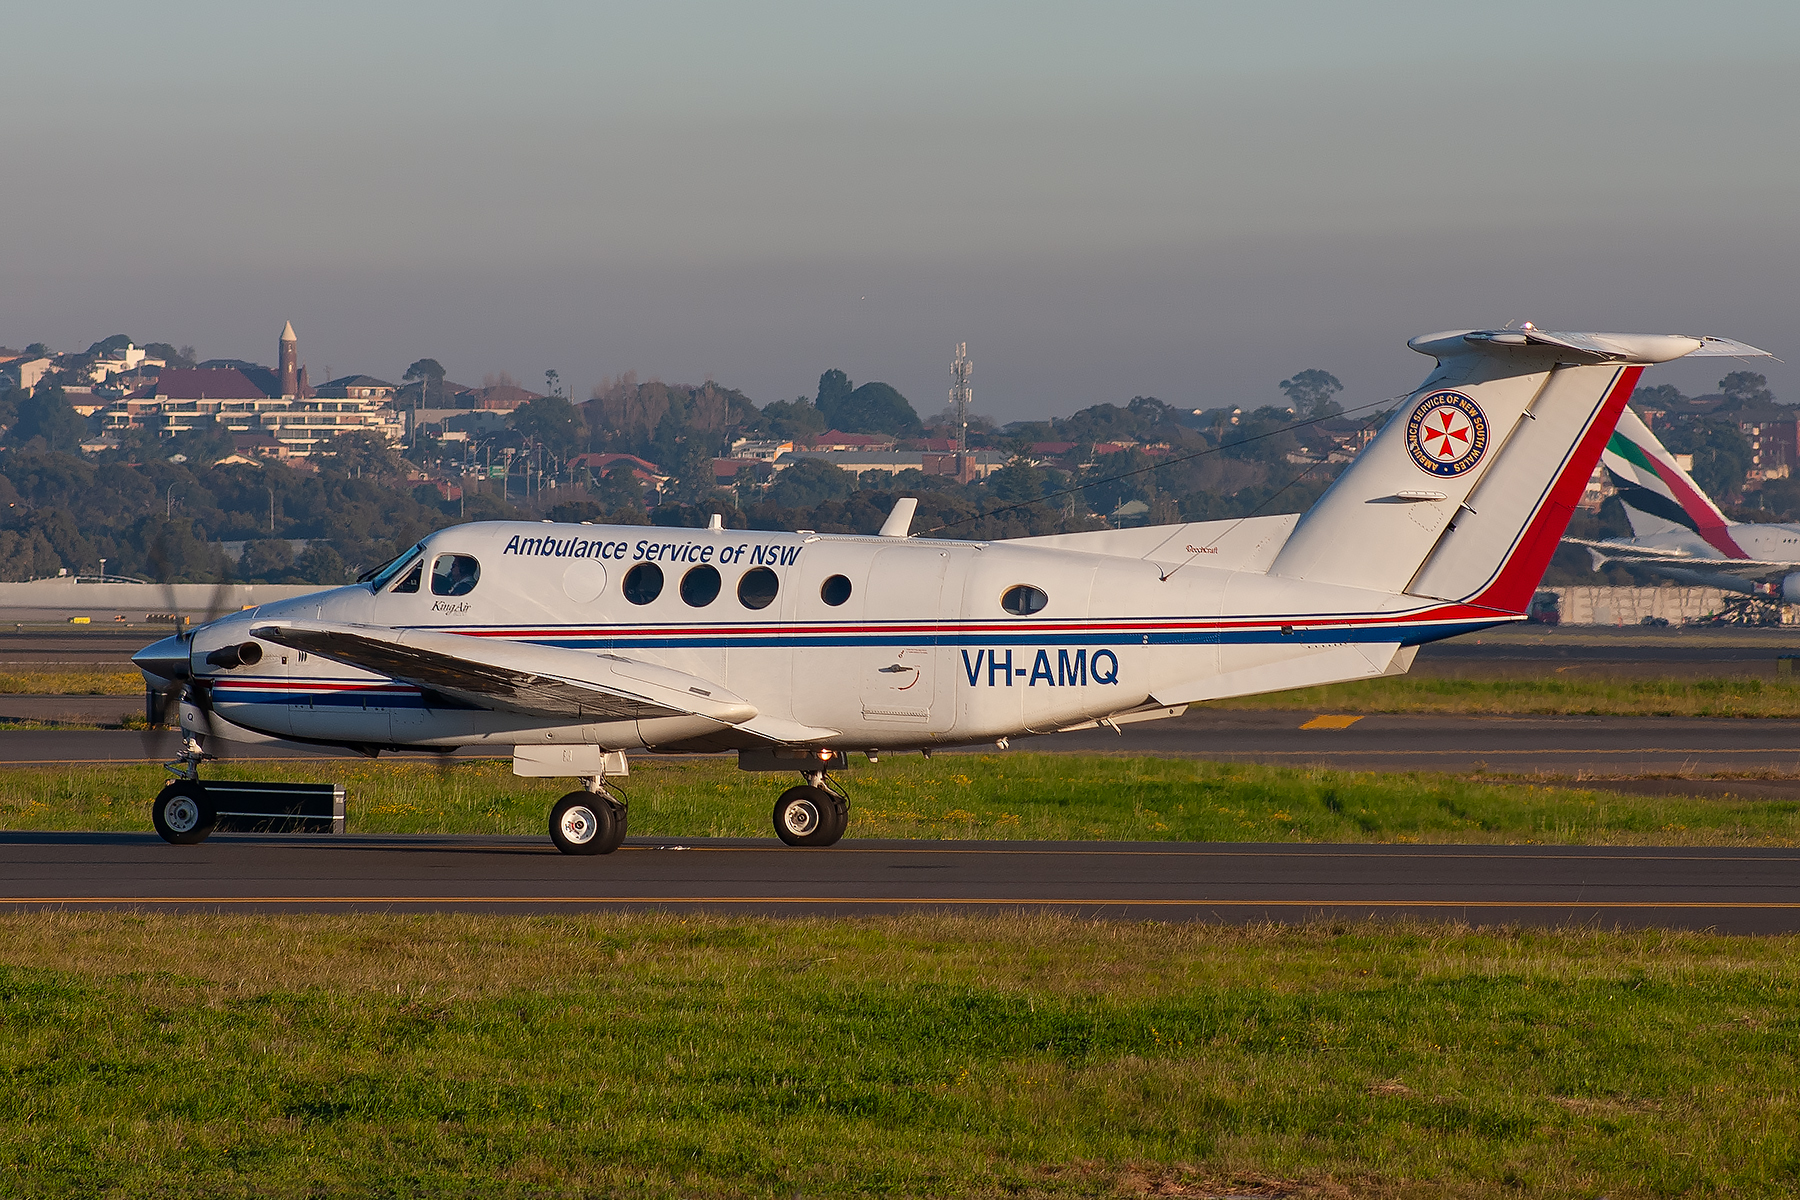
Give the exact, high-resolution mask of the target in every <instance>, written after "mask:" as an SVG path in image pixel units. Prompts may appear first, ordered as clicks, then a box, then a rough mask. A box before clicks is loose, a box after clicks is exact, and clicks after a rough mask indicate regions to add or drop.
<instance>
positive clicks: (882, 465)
mask: <svg viewBox="0 0 1800 1200" xmlns="http://www.w3.org/2000/svg"><path fill="white" fill-rule="evenodd" d="M852 436H854V435H852ZM803 458H813V459H818V460H819V461H821V462H828V463H830V464H831V465H832V466H834V467H837V468H838V469H839V470H843V471H848V472H850V473H851V474H852V475H858V476H860V475H862V474H864V473H866V472H869V471H874V472H876V473H878V474H885V475H898V474H899V473H900V472H902V471H923V472H924V473H925V474H927V475H955V474H956V455H955V454H932V453H928V452H923V451H917V450H913V451H907V450H796V451H794V452H793V453H792V454H788V455H784V456H783V457H782V459H781V461H780V462H778V463H776V464H775V469H776V470H781V469H783V468H785V467H790V466H792V465H793V464H794V463H797V462H799V461H800V460H801V459H803ZM1009 461H1011V456H1010V455H1007V454H1003V453H1001V452H1000V451H998V450H971V451H969V454H968V469H969V476H970V478H985V477H986V476H988V475H991V474H993V473H994V472H995V471H998V470H999V469H1000V468H1001V467H1004V466H1005V465H1006V464H1007V463H1008V462H1009Z"/></svg>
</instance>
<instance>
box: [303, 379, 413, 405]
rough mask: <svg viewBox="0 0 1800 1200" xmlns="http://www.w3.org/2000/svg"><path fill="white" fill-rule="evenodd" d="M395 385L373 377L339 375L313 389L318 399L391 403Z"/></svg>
mask: <svg viewBox="0 0 1800 1200" xmlns="http://www.w3.org/2000/svg"><path fill="white" fill-rule="evenodd" d="M395 390H396V385H395V384H391V383H389V382H388V381H387V380H385V379H377V378H375V377H374V376H373V375H340V376H339V377H338V378H336V379H333V380H331V381H330V382H328V383H321V384H320V385H319V386H318V387H317V388H315V389H314V394H316V395H317V396H318V397H319V398H320V399H329V400H381V401H384V402H391V401H392V400H393V399H394V392H395Z"/></svg>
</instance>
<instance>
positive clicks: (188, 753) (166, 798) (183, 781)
mask: <svg viewBox="0 0 1800 1200" xmlns="http://www.w3.org/2000/svg"><path fill="white" fill-rule="evenodd" d="M211 757H212V755H210V754H208V753H207V752H206V751H205V750H204V749H203V748H202V747H201V745H200V739H199V738H197V737H195V736H194V735H193V734H191V733H188V732H186V731H183V733H182V735H181V753H179V754H177V755H176V756H175V758H174V760H173V761H172V762H167V763H164V764H163V769H164V770H166V771H169V772H171V773H172V774H174V776H175V778H174V779H171V780H170V781H169V782H168V783H167V784H166V785H164V787H163V790H162V791H160V792H158V793H156V799H155V801H153V802H152V803H151V805H150V823H151V824H152V825H154V826H156V832H157V835H158V836H160V837H161V838H162V840H163V841H165V842H168V843H169V844H170V845H172V846H194V845H198V844H199V843H201V842H204V841H205V840H206V839H207V838H208V837H209V836H210V835H211V834H212V831H213V826H215V825H216V824H217V823H218V814H217V813H215V812H214V811H213V805H212V802H211V800H210V799H209V798H208V797H207V794H206V785H205V784H203V783H201V782H200V764H201V763H203V762H205V761H206V760H207V759H209V758H211Z"/></svg>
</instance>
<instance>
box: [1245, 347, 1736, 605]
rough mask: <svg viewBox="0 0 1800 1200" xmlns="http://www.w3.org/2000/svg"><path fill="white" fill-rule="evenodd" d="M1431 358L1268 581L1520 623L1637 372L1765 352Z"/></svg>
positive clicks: (1672, 350) (1589, 350)
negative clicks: (1379, 595)
mask: <svg viewBox="0 0 1800 1200" xmlns="http://www.w3.org/2000/svg"><path fill="white" fill-rule="evenodd" d="M1409 344H1410V345H1411V346H1412V348H1413V349H1415V350H1418V351H1419V352H1420V353H1422V354H1429V355H1432V356H1433V357H1435V358H1436V359H1437V361H1438V365H1437V369H1436V370H1434V371H1432V373H1431V374H1430V375H1429V376H1428V377H1427V378H1426V380H1425V382H1424V384H1422V385H1421V386H1420V387H1419V389H1418V390H1417V391H1415V392H1414V393H1413V394H1412V395H1411V396H1410V397H1408V398H1407V400H1406V401H1405V403H1403V404H1402V405H1401V406H1400V408H1399V409H1398V411H1396V412H1395V414H1394V416H1393V417H1392V419H1390V420H1389V421H1388V423H1387V425H1386V426H1385V427H1383V429H1382V431H1381V432H1380V434H1378V435H1377V436H1376V438H1375V440H1374V441H1373V442H1371V443H1370V444H1369V446H1368V448H1367V449H1365V450H1364V451H1363V452H1362V453H1361V454H1360V455H1358V456H1357V459H1356V461H1355V462H1354V463H1352V464H1351V466H1350V468H1349V469H1348V470H1346V471H1345V472H1344V473H1343V474H1342V475H1341V476H1339V477H1338V480H1337V482H1336V483H1334V484H1333V485H1332V486H1331V488H1330V490H1328V491H1327V492H1326V493H1325V494H1324V495H1323V496H1321V497H1320V498H1319V501H1318V503H1316V504H1314V505H1313V507H1312V508H1311V510H1309V511H1308V512H1307V513H1306V514H1305V516H1303V517H1302V518H1301V519H1300V523H1299V524H1298V525H1297V526H1295V528H1294V532H1293V535H1292V536H1291V537H1289V538H1288V540H1287V543H1286V544H1285V545H1284V546H1283V547H1282V550H1281V553H1280V554H1279V555H1277V556H1276V558H1275V561H1274V562H1273V563H1272V564H1271V565H1270V567H1269V574H1271V575H1281V576H1286V577H1288V578H1292V579H1304V580H1308V581H1312V582H1318V583H1334V584H1343V585H1348V586H1351V587H1361V588H1370V589H1374V590H1378V591H1385V592H1404V593H1410V594H1413V595H1418V596H1428V597H1432V598H1438V599H1446V600H1457V601H1466V602H1468V603H1473V604H1480V605H1483V606H1486V607H1491V608H1496V609H1500V610H1502V611H1506V612H1523V611H1524V610H1525V606H1526V605H1527V604H1528V603H1529V602H1530V600H1531V595H1532V592H1533V590H1534V589H1535V588H1536V587H1537V584H1538V582H1539V580H1541V579H1542V578H1543V573H1544V570H1545V568H1546V567H1547V566H1548V565H1549V562H1550V556H1551V555H1552V554H1554V553H1555V552H1556V547H1557V544H1558V542H1559V540H1560V539H1561V537H1562V535H1563V531H1564V530H1565V529H1567V527H1568V523H1569V517H1570V515H1571V514H1572V513H1573V512H1574V510H1575V505H1576V504H1577V503H1578V502H1579V501H1580V499H1581V493H1582V491H1583V489H1584V488H1585V487H1586V485H1587V481H1588V479H1589V477H1590V476H1591V475H1592V474H1593V471H1594V467H1595V465H1596V464H1597V463H1598V462H1599V460H1600V454H1601V450H1602V448H1603V447H1604V446H1605V444H1606V440H1607V438H1608V436H1610V435H1611V433H1612V431H1613V426H1614V424H1615V423H1616V422H1617V421H1618V419H1619V414H1620V413H1621V412H1622V411H1623V409H1624V407H1625V402H1626V401H1627V400H1628V399H1630V397H1631V391H1632V389H1633V388H1634V387H1635V386H1636V385H1637V380H1638V376H1639V375H1640V374H1642V372H1643V368H1644V365H1646V364H1649V363H1657V362H1667V361H1669V360H1671V359H1675V358H1680V357H1683V356H1684V355H1688V354H1724V353H1732V354H1737V355H1754V354H1761V353H1763V352H1762V351H1758V350H1756V349H1755V348H1754V347H1748V346H1741V345H1739V344H1738V343H1724V342H1719V341H1717V340H1716V339H1709V338H1695V337H1679V336H1671V335H1660V334H1641V335H1640V334H1627V335H1621V334H1592V333H1546V332H1543V331H1540V330H1535V329H1532V328H1530V327H1526V328H1524V329H1517V330H1512V329H1507V330H1485V331H1482V330H1471V331H1467V332H1453V333H1442V334H1434V335H1431V336H1430V337H1425V338H1415V339H1414V340H1413V341H1412V342H1411V343H1409Z"/></svg>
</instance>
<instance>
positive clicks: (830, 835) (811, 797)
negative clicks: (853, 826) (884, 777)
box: [775, 784, 850, 846]
mask: <svg viewBox="0 0 1800 1200" xmlns="http://www.w3.org/2000/svg"><path fill="white" fill-rule="evenodd" d="M849 819H850V814H849V810H848V809H847V808H845V807H844V806H843V801H841V800H839V799H838V797H836V796H834V795H832V794H831V793H830V792H828V791H826V790H825V789H824V788H816V787H811V786H808V785H806V784H801V785H800V786H798V787H791V788H789V789H788V790H787V791H785V792H783V793H781V798H780V799H779V800H777V801H775V836H776V837H778V838H780V839H781V840H782V841H784V842H786V843H787V844H788V845H790V846H829V845H831V843H833V842H835V841H837V840H838V839H839V838H840V837H843V836H844V828H845V826H846V825H848V824H849Z"/></svg>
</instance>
